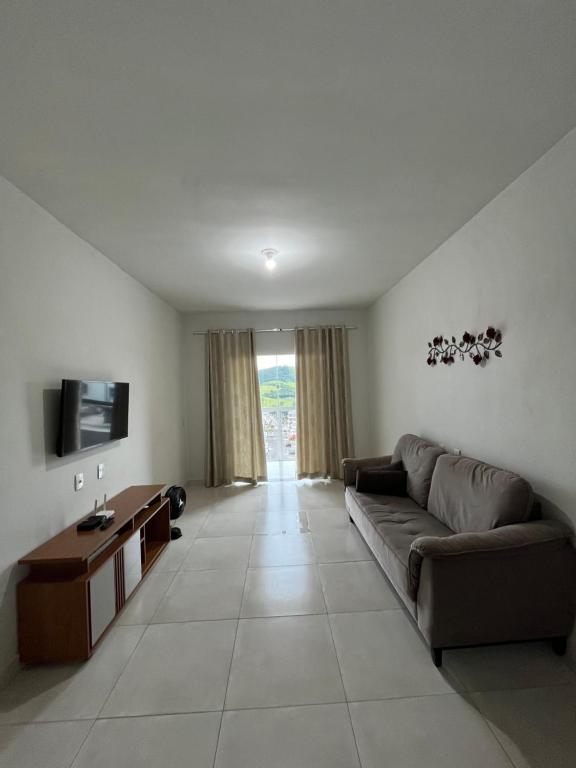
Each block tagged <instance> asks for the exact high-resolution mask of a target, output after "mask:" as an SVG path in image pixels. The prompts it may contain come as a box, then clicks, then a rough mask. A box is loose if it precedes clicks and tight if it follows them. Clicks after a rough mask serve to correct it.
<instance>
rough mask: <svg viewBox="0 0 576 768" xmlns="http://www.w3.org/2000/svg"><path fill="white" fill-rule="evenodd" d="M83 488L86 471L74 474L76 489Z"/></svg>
mask: <svg viewBox="0 0 576 768" xmlns="http://www.w3.org/2000/svg"><path fill="white" fill-rule="evenodd" d="M81 488H84V472H78V474H76V475H74V490H75V491H79V490H80V489H81Z"/></svg>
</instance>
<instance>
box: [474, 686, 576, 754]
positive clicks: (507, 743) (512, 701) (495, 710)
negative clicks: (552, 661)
mask: <svg viewBox="0 0 576 768" xmlns="http://www.w3.org/2000/svg"><path fill="white" fill-rule="evenodd" d="M472 700H473V701H474V702H475V704H476V705H477V706H478V708H479V709H480V711H481V712H482V714H483V715H484V717H485V718H486V719H487V721H488V723H489V725H490V727H491V728H492V730H493V731H494V733H495V734H496V736H497V737H498V739H499V741H500V743H501V744H502V746H503V747H504V749H505V750H506V752H508V754H509V755H510V757H511V758H512V760H513V762H514V765H515V766H516V768H574V765H576V686H572V685H560V686H556V687H553V688H531V689H525V690H515V691H491V692H489V693H474V694H472Z"/></svg>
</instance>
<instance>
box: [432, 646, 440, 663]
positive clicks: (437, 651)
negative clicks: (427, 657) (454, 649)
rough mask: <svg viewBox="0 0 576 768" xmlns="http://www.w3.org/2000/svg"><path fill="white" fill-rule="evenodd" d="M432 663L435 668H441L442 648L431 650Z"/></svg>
mask: <svg viewBox="0 0 576 768" xmlns="http://www.w3.org/2000/svg"><path fill="white" fill-rule="evenodd" d="M432 661H433V662H434V666H435V667H441V666H442V648H432Z"/></svg>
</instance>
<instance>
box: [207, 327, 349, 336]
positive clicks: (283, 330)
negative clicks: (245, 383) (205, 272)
mask: <svg viewBox="0 0 576 768" xmlns="http://www.w3.org/2000/svg"><path fill="white" fill-rule="evenodd" d="M304 328H309V329H310V330H316V329H317V328H344V330H346V331H357V330H358V326H357V325H313V326H309V325H307V326H298V327H296V328H259V329H256V330H255V331H254V333H288V332H289V331H298V330H302V329H304ZM219 330H221V331H222V332H223V333H246V331H249V330H250V328H222V329H219ZM207 333H208V331H192V336H206V334H207Z"/></svg>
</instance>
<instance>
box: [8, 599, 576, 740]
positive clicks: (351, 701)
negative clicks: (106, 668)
mask: <svg viewBox="0 0 576 768" xmlns="http://www.w3.org/2000/svg"><path fill="white" fill-rule="evenodd" d="M315 615H318V616H323V615H325V614H315ZM273 618H276V617H273ZM222 621H239V620H236V619H222ZM242 621H247V619H242ZM565 687H566V688H569V687H573V688H576V685H575V684H573V683H556V684H552V685H541V686H531V687H529V688H493V689H491V690H485V691H466V690H464V691H456V690H451V691H442V692H438V691H437V692H435V693H420V694H413V695H410V696H382V697H379V698H368V699H342V700H339V701H316V702H302V703H298V704H272V705H268V706H250V707H233V708H230V709H226V708H225V707H224V709H220V708H216V709H199V710H194V709H190V710H174V711H170V712H146V713H143V714H142V713H140V714H122V715H106V716H104V717H101V716H100V714H98V715H96V716H95V717H78V718H67V719H66V718H59V719H54V720H16V721H13V722H6V723H2V724H0V730H1V729H2V728H11V727H14V726H24V725H55V724H58V723H86V722H90V721H93V720H94V721H100V720H123V719H131V718H138V717H168V716H175V715H200V714H207V713H214V712H223V711H224V712H246V711H247V710H262V709H289V708H291V707H322V706H329V705H331V704H377V703H378V702H384V701H387V702H388V701H390V702H392V701H404V700H410V699H427V698H433V697H435V696H458V697H459V698H463V699H466V700H467V701H468V699H469V697H470V696H471V695H472V694H476V693H488V694H492V693H515V692H518V691H541V690H550V689H552V688H565ZM469 703H470V702H469ZM472 706H474V708H475V709H476V710H477V711H478V713H479V714H480V715H482V712H481V711H480V710H478V709H477V707H476V706H475V705H472ZM100 711H101V710H100ZM482 717H484V715H482ZM484 719H486V718H484ZM486 721H487V722H488V724H489V723H490V721H488V720H486Z"/></svg>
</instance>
